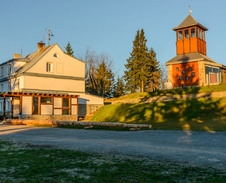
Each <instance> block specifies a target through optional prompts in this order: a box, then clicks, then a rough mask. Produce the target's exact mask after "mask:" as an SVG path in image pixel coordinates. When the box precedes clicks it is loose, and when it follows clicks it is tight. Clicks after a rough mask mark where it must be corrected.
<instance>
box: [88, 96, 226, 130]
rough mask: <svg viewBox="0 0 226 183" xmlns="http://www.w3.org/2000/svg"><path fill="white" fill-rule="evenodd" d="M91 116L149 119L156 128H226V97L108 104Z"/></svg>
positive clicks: (117, 119) (96, 118)
mask: <svg viewBox="0 0 226 183" xmlns="http://www.w3.org/2000/svg"><path fill="white" fill-rule="evenodd" d="M90 120H91V121H100V122H101V121H102V122H103V121H106V122H126V123H138V124H139V123H145V124H151V125H152V126H153V128H152V129H167V130H204V131H210V132H211V131H219V130H226V97H224V98H202V99H188V100H176V101H168V102H154V103H137V104H114V105H106V106H103V107H101V108H100V109H99V110H98V111H97V112H96V113H94V115H93V116H92V118H91V119H90Z"/></svg>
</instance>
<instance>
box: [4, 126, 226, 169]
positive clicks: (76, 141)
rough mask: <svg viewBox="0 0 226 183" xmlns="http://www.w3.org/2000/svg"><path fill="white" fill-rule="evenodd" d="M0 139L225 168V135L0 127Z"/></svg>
mask: <svg viewBox="0 0 226 183" xmlns="http://www.w3.org/2000/svg"><path fill="white" fill-rule="evenodd" d="M0 138H4V139H12V140H14V141H15V142H22V143H30V144H34V145H51V146H54V147H56V148H63V149H72V150H79V151H85V152H95V153H117V154H118V153H119V154H124V155H133V156H145V157H150V158H152V159H163V160H164V159H168V160H173V161H179V162H187V163H190V164H194V165H201V166H212V167H215V168H224V169H225V168H226V143H225V142H226V132H215V133H210V132H197V131H194V132H184V131H167V130H166V131H165V130H148V131H102V130H80V129H65V128H40V127H29V126H21V125H0Z"/></svg>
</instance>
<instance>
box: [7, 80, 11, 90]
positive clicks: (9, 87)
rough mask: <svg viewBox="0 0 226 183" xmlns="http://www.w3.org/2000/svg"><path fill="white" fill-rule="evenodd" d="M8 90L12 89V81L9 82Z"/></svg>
mask: <svg viewBox="0 0 226 183" xmlns="http://www.w3.org/2000/svg"><path fill="white" fill-rule="evenodd" d="M8 91H11V81H9V82H8Z"/></svg>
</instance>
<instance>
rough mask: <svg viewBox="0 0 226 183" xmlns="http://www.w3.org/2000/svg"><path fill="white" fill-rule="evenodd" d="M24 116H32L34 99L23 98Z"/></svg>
mask: <svg viewBox="0 0 226 183" xmlns="http://www.w3.org/2000/svg"><path fill="white" fill-rule="evenodd" d="M22 114H23V115H31V114H32V97H30V96H22Z"/></svg>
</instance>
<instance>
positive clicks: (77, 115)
mask: <svg viewBox="0 0 226 183" xmlns="http://www.w3.org/2000/svg"><path fill="white" fill-rule="evenodd" d="M77 116H78V96H77ZM78 121H79V117H78Z"/></svg>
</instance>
